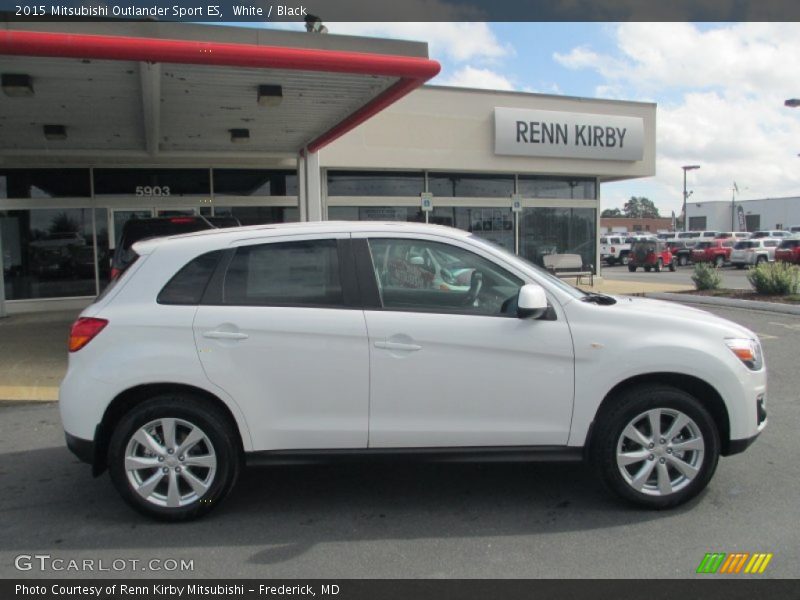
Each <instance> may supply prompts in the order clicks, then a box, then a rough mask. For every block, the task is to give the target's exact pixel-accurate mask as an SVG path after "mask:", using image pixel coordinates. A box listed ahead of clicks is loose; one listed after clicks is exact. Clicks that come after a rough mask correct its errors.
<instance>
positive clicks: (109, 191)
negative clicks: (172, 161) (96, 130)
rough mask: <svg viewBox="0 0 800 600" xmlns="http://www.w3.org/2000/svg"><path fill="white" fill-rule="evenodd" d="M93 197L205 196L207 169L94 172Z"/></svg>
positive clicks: (208, 179)
mask: <svg viewBox="0 0 800 600" xmlns="http://www.w3.org/2000/svg"><path fill="white" fill-rule="evenodd" d="M94 194H95V196H141V197H143V199H146V200H151V199H153V198H164V199H167V198H169V197H170V196H209V195H210V194H211V175H210V173H209V170H208V169H95V170H94Z"/></svg>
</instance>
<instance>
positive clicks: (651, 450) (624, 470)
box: [616, 408, 706, 496]
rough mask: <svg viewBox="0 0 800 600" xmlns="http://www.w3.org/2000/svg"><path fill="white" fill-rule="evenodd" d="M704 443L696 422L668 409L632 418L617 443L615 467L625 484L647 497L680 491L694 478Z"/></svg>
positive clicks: (657, 409)
mask: <svg viewBox="0 0 800 600" xmlns="http://www.w3.org/2000/svg"><path fill="white" fill-rule="evenodd" d="M705 446H706V445H705V441H704V439H703V435H702V433H701V432H700V428H699V427H698V425H697V423H695V421H694V420H692V418H691V417H689V416H688V415H686V414H685V413H683V412H681V411H678V410H674V409H667V408H656V409H652V410H648V411H646V412H643V413H641V414H639V415H638V416H636V417H634V418H633V419H631V421H630V422H629V423H628V424H627V425H626V426H625V428H624V429H623V430H622V433H621V434H620V436H619V439H618V441H617V452H616V456H617V468H618V469H619V472H620V474H621V475H622V477H623V479H624V480H625V482H626V483H627V484H628V485H629V486H631V487H632V488H633V489H634V490H636V491H637V492H640V493H643V494H646V495H649V496H668V495H670V494H674V493H676V492H679V491H680V490H682V489H684V488H685V487H686V486H688V485H689V484H690V483H691V482H692V480H694V479H695V477H697V475H698V473H699V472H700V468H701V466H702V464H703V456H704V454H705Z"/></svg>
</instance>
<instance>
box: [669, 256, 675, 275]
mask: <svg viewBox="0 0 800 600" xmlns="http://www.w3.org/2000/svg"><path fill="white" fill-rule="evenodd" d="M669 270H670V271H672V272H673V273H674V272H675V271H676V270H677V267H676V266H675V259H674V258H673V259H672V260H671V261H669Z"/></svg>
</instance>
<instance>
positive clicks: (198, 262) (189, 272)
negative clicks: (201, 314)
mask: <svg viewBox="0 0 800 600" xmlns="http://www.w3.org/2000/svg"><path fill="white" fill-rule="evenodd" d="M222 253H223V251H222V250H217V251H215V252H209V253H207V254H203V255H201V256H198V257H197V258H195V259H193V260H191V261H190V262H189V263H187V264H186V265H185V266H184V267H183V268H182V269H181V270H180V271H178V272H177V273H176V274H175V275H174V276H173V277H172V279H170V280H169V282H168V283H167V285H165V286H164V288H163V289H162V290H161V292H160V293H159V294H158V298H157V302H158V303H159V304H179V305H190V306H191V305H197V304H200V300H202V298H203V294H204V293H205V291H206V287H207V286H208V282H209V280H210V279H211V275H212V274H213V273H214V269H216V268H217V264H218V263H219V260H220V258H221V257H222Z"/></svg>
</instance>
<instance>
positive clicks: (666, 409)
mask: <svg viewBox="0 0 800 600" xmlns="http://www.w3.org/2000/svg"><path fill="white" fill-rule="evenodd" d="M594 440H595V442H594V443H593V448H592V458H593V460H594V462H595V463H596V465H597V466H598V467H599V471H600V475H601V477H602V480H603V482H604V483H605V485H606V486H607V487H608V488H609V489H610V490H611V491H612V492H614V493H616V494H617V495H619V496H621V497H622V498H624V499H626V500H629V501H631V502H635V503H637V504H640V505H643V506H646V507H649V508H656V509H658V508H671V507H673V506H677V505H679V504H682V503H684V502H686V501H687V500H690V499H691V498H693V497H694V496H696V495H697V494H699V493H700V492H701V491H702V490H703V489H704V488H705V487H706V485H708V482H709V481H710V480H711V477H712V476H713V474H714V471H715V470H716V467H717V462H718V460H719V452H720V441H719V433H718V431H717V428H716V425H715V423H714V420H713V419H712V417H711V415H710V414H709V413H708V411H707V410H706V409H705V408H704V407H703V406H702V404H700V402H699V401H698V400H697V399H696V398H694V397H693V396H691V395H689V394H687V393H686V392H683V391H682V390H679V389H676V388H672V387H669V386H661V385H652V386H641V387H637V388H633V389H631V390H629V391H628V392H626V393H624V394H623V395H622V396H621V397H620V398H618V399H617V401H616V402H615V404H614V406H613V408H612V409H610V410H609V411H607V412H606V413H605V414H604V415H602V417H601V418H600V420H599V423H598V428H597V431H596V435H595V436H594Z"/></svg>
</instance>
